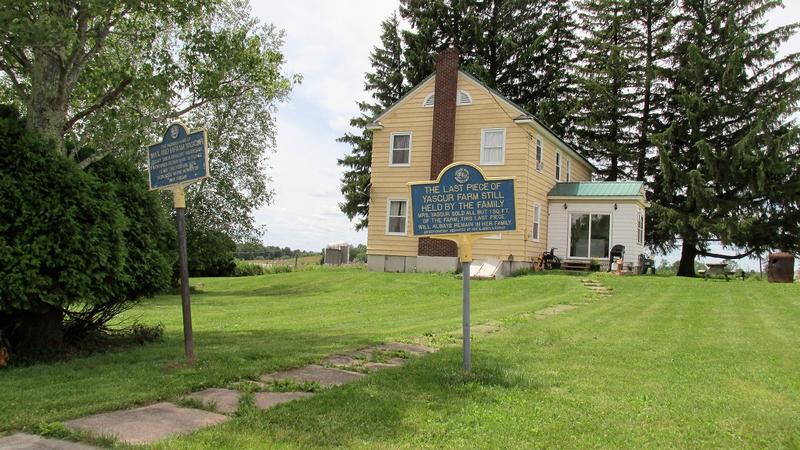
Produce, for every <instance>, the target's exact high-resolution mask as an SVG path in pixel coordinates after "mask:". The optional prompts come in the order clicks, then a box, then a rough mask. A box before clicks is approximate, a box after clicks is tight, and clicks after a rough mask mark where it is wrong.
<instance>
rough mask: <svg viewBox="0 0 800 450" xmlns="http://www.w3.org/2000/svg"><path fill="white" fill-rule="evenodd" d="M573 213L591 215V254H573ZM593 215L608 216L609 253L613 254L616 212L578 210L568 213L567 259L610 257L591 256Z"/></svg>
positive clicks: (590, 250)
mask: <svg viewBox="0 0 800 450" xmlns="http://www.w3.org/2000/svg"><path fill="white" fill-rule="evenodd" d="M573 214H582V215H588V216H589V245H588V247H587V250H588V253H589V256H572V255H571V253H572V215H573ZM592 216H608V253H609V255H610V254H611V247H613V246H614V245H613V244H612V242H614V213H612V212H591V211H589V212H586V211H583V212H582V211H576V212H574V213H573V212H570V213H567V219H568V220H567V222H568V225H567V252H566V255H567V259H595V258H597V259H600V260H602V259H603V258H608V255H606V256H591V254H592ZM601 264H602V262H601Z"/></svg>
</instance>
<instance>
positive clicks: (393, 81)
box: [338, 14, 408, 230]
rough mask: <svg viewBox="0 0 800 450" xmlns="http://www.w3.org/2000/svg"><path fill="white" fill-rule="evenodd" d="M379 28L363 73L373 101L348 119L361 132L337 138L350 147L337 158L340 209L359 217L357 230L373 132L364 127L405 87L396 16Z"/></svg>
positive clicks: (364, 206) (364, 210)
mask: <svg viewBox="0 0 800 450" xmlns="http://www.w3.org/2000/svg"><path fill="white" fill-rule="evenodd" d="M381 29H382V32H381V45H380V46H379V47H375V48H374V49H373V51H372V54H371V55H370V62H371V63H372V68H373V71H372V72H369V73H367V74H366V77H365V78H366V81H365V83H364V87H365V88H366V89H367V91H370V92H372V98H373V100H374V101H375V103H370V102H360V103H359V104H358V107H359V109H360V110H361V115H359V116H358V117H355V118H353V119H351V120H350V126H352V127H354V128H357V129H360V130H361V133H360V134H354V133H347V134H345V135H344V136H342V137H341V138H339V139H338V141H339V142H344V143H347V144H350V145H351V146H352V147H353V149H352V150H351V152H350V154H348V155H345V156H344V157H343V158H341V159H339V160H338V164H339V165H340V166H343V167H344V168H345V172H344V175H343V177H342V187H341V191H342V194H343V195H344V198H345V201H344V202H343V203H340V204H339V208H340V209H341V210H342V212H344V213H345V214H346V215H347V217H348V218H349V219H350V220H353V219H356V218H358V222H356V225H355V228H356V230H360V229H362V228H365V227H366V226H367V223H368V222H367V215H368V213H369V187H370V164H371V163H372V131H370V130H367V129H366V126H367V124H368V123H369V122H370V121H371V120H372V118H373V117H374V116H375V115H376V114H378V113H379V112H380V111H381V110H383V109H384V108H387V107H388V106H390V105H391V104H392V103H394V102H396V101H397V100H399V99H400V97H402V96H403V94H404V93H405V91H406V90H407V89H408V85H407V84H406V83H405V78H404V76H403V69H404V66H405V63H404V60H403V45H402V42H401V37H400V23H399V21H398V19H397V15H394V14H393V15H392V16H391V17H390V18H388V19H386V20H385V21H383V23H381Z"/></svg>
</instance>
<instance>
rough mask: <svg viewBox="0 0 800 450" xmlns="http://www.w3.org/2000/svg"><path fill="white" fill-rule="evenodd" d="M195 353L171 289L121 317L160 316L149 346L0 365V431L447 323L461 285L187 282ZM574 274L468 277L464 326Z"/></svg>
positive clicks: (540, 300) (558, 287)
mask: <svg viewBox="0 0 800 450" xmlns="http://www.w3.org/2000/svg"><path fill="white" fill-rule="evenodd" d="M198 282H202V283H203V284H204V285H205V286H204V287H203V289H202V290H203V292H202V293H200V294H195V295H193V296H192V318H193V326H194V334H195V352H196V355H197V358H198V362H197V364H195V365H194V366H193V367H184V366H183V365H182V361H183V331H182V321H181V307H180V297H179V296H164V297H158V298H156V299H151V300H147V301H145V302H144V303H142V304H141V305H140V306H139V307H137V308H136V309H135V310H132V311H130V312H129V313H127V314H126V319H128V320H133V319H136V320H139V321H141V322H144V323H149V324H156V323H159V322H161V323H163V324H164V325H165V326H166V339H165V341H164V342H163V343H160V344H149V345H146V346H142V347H129V348H126V349H124V351H115V352H109V353H105V354H96V355H94V356H91V357H87V358H77V359H73V360H70V361H68V362H65V363H59V364H50V365H43V364H40V365H35V366H30V367H21V368H11V369H5V370H0V405H2V407H0V432H3V431H6V430H15V429H21V428H25V427H30V426H33V425H37V424H42V423H48V422H53V421H62V420H65V419H71V418H76V417H80V416H84V415H87V414H90V413H94V412H98V411H108V410H116V409H121V408H123V407H127V406H131V405H138V404H147V403H152V402H154V401H156V400H161V399H176V398H178V397H179V396H180V395H182V394H184V393H187V392H190V391H195V390H199V389H203V388H205V387H211V386H216V387H219V386H224V385H225V384H227V383H229V382H231V381H235V380H239V379H244V378H253V379H257V378H258V376H259V375H260V374H263V373H265V372H269V371H274V370H277V369H282V368H289V367H295V366H301V365H304V364H307V363H310V362H315V361H318V360H319V359H321V358H322V357H323V356H326V355H329V354H331V353H335V352H337V351H343V350H352V349H356V348H358V347H361V346H366V345H369V344H374V343H379V342H384V341H389V340H397V339H403V338H408V337H413V336H421V335H423V334H425V333H429V334H435V333H441V332H446V331H451V330H453V329H457V328H458V326H459V324H460V320H461V280H459V279H456V278H455V277H454V276H452V275H438V274H389V273H368V272H366V270H364V269H317V270H309V271H302V272H293V273H284V274H274V275H264V276H258V277H245V278H216V279H214V278H212V279H193V280H192V284H195V283H198ZM581 292H582V287H580V286H579V284H578V281H577V279H575V277H566V276H560V277H548V278H537V279H533V277H529V278H518V279H511V280H506V281H504V282H502V283H492V282H481V283H477V282H476V283H474V295H473V298H474V299H473V321H474V322H475V323H480V322H484V321H489V320H493V319H500V318H505V317H509V316H513V315H516V314H520V313H523V312H526V311H533V310H535V309H538V308H540V307H541V306H544V305H548V304H552V303H558V302H565V301H569V300H570V299H573V298H576V297H579V296H580V293H581Z"/></svg>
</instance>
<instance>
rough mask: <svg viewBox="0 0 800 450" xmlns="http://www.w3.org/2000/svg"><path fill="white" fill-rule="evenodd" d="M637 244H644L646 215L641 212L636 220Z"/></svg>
mask: <svg viewBox="0 0 800 450" xmlns="http://www.w3.org/2000/svg"><path fill="white" fill-rule="evenodd" d="M636 219H637V220H636V243H637V244H640V245H641V244H644V214H642V213H641V212H640V213H639V216H638V217H637V218H636Z"/></svg>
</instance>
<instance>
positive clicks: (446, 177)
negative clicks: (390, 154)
mask: <svg viewBox="0 0 800 450" xmlns="http://www.w3.org/2000/svg"><path fill="white" fill-rule="evenodd" d="M408 188H409V191H411V192H410V194H411V195H410V198H411V224H412V226H411V230H412V232H413V234H414V236H428V237H432V238H439V239H447V240H451V241H454V242H455V243H456V244H458V258H459V260H460V261H461V273H462V276H463V283H464V287H463V289H464V291H463V293H464V295H463V302H464V303H463V319H462V339H463V351H464V372H466V373H469V372H470V370H472V356H471V353H470V352H471V350H470V345H471V344H470V313H469V309H470V307H469V303H470V292H469V280H470V275H469V269H470V267H469V266H470V263H471V262H472V244H473V242H474V241H476V240H477V239H480V238H481V237H483V236H486V235H490V234H497V233H499V232H502V231H516V229H517V213H516V208H515V207H514V206H515V205H514V179H513V178H486V177H485V176H484V175H483V172H482V171H481V169H480V168H478V166H476V165H474V164H472V163H464V162H460V163H453V164H450V165H449V166H447V167H445V168H444V170H442V172H441V173H440V174H439V178H438V179H437V180H436V181H420V182H416V183H408Z"/></svg>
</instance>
